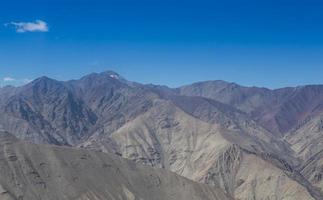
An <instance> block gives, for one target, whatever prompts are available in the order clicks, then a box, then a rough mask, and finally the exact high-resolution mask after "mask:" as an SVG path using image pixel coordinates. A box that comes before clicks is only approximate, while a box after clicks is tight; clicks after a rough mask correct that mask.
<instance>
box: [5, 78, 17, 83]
mask: <svg viewBox="0 0 323 200" xmlns="http://www.w3.org/2000/svg"><path fill="white" fill-rule="evenodd" d="M15 80H16V79H14V78H12V77H4V78H3V82H13V81H15Z"/></svg>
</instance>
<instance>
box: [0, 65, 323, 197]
mask: <svg viewBox="0 0 323 200" xmlns="http://www.w3.org/2000/svg"><path fill="white" fill-rule="evenodd" d="M0 111H1V113H2V114H1V115H0V129H2V130H4V131H8V132H10V133H12V134H13V135H15V136H16V137H17V138H19V139H23V140H27V141H29V142H32V143H37V144H54V145H61V146H64V145H65V146H74V147H77V148H86V149H88V150H90V151H86V150H80V151H77V150H73V149H71V150H69V151H68V152H70V151H71V152H83V151H84V152H91V153H90V154H95V155H97V154H98V155H104V153H107V154H109V155H107V156H110V155H111V154H114V155H118V156H121V157H124V158H127V159H129V160H132V161H134V162H137V163H139V164H140V165H142V164H144V165H148V166H149V167H148V169H150V167H155V168H163V169H164V170H168V171H172V172H175V173H176V174H178V175H180V176H184V177H186V178H188V179H191V180H192V181H194V182H199V183H202V184H208V185H210V186H212V187H216V188H221V189H222V190H223V191H224V192H225V193H226V195H227V196H229V197H231V198H234V199H239V200H249V199H255V200H258V199H259V200H261V199H269V200H271V199H296V200H297V199H299V200H306V199H316V200H319V199H323V186H322V181H321V180H322V171H323V170H322V166H323V165H322V160H323V156H322V154H323V153H322V150H323V148H322V147H321V146H322V137H321V136H322V131H321V129H322V120H321V119H322V115H323V112H322V111H323V86H319V85H317V86H303V87H296V88H283V89H277V90H270V89H266V88H256V87H244V86H239V85H237V84H234V83H228V82H224V81H208V82H201V83H195V84H192V85H188V86H184V87H181V88H176V89H172V88H168V87H166V86H155V85H143V84H140V83H135V82H130V81H127V80H126V79H124V78H122V77H121V76H120V75H119V74H117V73H115V72H111V71H108V72H103V73H99V74H97V73H93V74H90V75H87V76H84V77H83V78H81V79H78V80H71V81H65V82H63V81H56V80H53V79H50V78H47V77H41V78H39V79H36V80H34V81H33V82H31V83H29V84H27V85H25V86H21V87H4V88H1V89H0ZM24 144H25V143H24ZM27 144H29V143H26V145H27ZM33 146H36V147H38V145H33ZM41 148H45V147H43V146H41ZM46 148H47V147H46ZM48 148H49V147H48ZM50 148H51V149H64V148H59V147H50ZM67 149H69V148H67ZM92 151H94V152H97V151H101V152H102V153H94V152H93V153H92ZM95 162H98V163H100V162H99V161H97V160H96V161H95ZM127 163H128V162H127ZM129 163H131V161H129ZM93 165H94V164H93ZM102 173H103V172H102ZM124 173H125V174H126V173H127V172H124ZM169 174H172V173H169ZM125 176H126V175H125ZM107 184H108V183H107ZM198 185H199V184H198ZM75 187H76V186H75ZM77 187H78V186H77ZM212 187H210V188H212ZM128 190H129V191H131V190H130V189H129V188H128ZM207 190H208V189H207ZM132 193H133V194H136V195H138V194H137V193H134V192H132ZM136 195H135V196H136ZM139 197H140V196H138V198H136V199H140V198H143V199H146V198H144V197H140V198H139ZM166 199H168V198H166ZM170 199H171V198H170ZM188 199H192V198H188ZM197 199H198V198H197ZM211 199H212V198H211Z"/></svg>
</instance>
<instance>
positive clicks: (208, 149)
mask: <svg viewBox="0 0 323 200" xmlns="http://www.w3.org/2000/svg"><path fill="white" fill-rule="evenodd" d="M250 130H252V129H250ZM255 130H256V129H255ZM268 137H269V136H268ZM242 138H243V139H242ZM263 138H264V140H266V139H268V138H267V137H264V136H263V135H259V137H258V136H257V135H248V133H243V132H241V130H236V132H234V131H232V130H231V131H230V129H224V128H223V127H222V126H221V125H220V124H211V123H206V122H203V121H201V120H199V119H197V118H194V117H192V116H190V115H188V114H187V113H185V112H184V111H183V110H181V109H179V108H177V107H176V106H175V105H174V104H172V103H171V102H169V101H158V102H155V105H154V106H153V107H152V109H151V110H149V111H148V112H146V113H145V114H143V115H141V116H139V117H138V118H136V119H135V120H133V121H131V122H130V123H127V124H125V125H124V126H123V127H121V128H120V129H119V130H118V131H116V132H114V133H113V134H112V135H111V136H106V135H104V136H102V137H94V138H91V140H89V141H88V142H86V143H84V144H83V147H87V148H92V149H100V150H101V151H105V152H111V151H112V152H115V153H117V154H118V155H121V156H123V157H125V158H129V159H131V160H134V161H136V162H138V163H143V164H145V165H150V166H155V167H160V168H165V169H168V170H170V171H173V172H176V173H177V174H179V175H182V176H185V177H187V178H189V179H191V180H194V181H197V182H201V183H207V184H210V185H216V186H220V187H221V188H222V189H223V190H224V191H225V192H226V193H227V194H229V195H230V196H234V197H235V198H237V199H245V200H247V199H250V198H251V197H252V195H255V196H257V197H261V198H263V199H266V198H269V199H271V198H274V197H277V198H278V199H300V200H301V199H302V200H303V199H313V197H312V196H311V195H314V196H315V195H317V196H316V197H317V199H319V198H320V195H321V194H319V193H318V192H317V190H315V189H314V188H312V186H311V184H310V183H308V182H307V181H306V179H304V177H302V176H301V175H300V174H298V172H294V171H290V169H289V168H288V167H289V166H290V165H289V164H288V163H285V161H284V160H279V159H276V157H279V155H278V154H279V152H282V151H283V150H282V149H281V150H279V142H276V143H277V144H276V145H278V146H275V145H274V144H275V140H272V141H271V145H268V143H266V141H263ZM282 148H284V147H282ZM269 152H270V153H269ZM280 157H284V156H283V155H282V156H280ZM285 165H286V166H287V167H286V166H285ZM310 193H311V194H310ZM261 198H257V199H261Z"/></svg>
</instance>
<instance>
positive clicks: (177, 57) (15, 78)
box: [0, 0, 323, 88]
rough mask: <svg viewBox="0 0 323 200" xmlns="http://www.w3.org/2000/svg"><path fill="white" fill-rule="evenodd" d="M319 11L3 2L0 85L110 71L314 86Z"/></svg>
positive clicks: (321, 63) (317, 5)
mask: <svg viewBox="0 0 323 200" xmlns="http://www.w3.org/2000/svg"><path fill="white" fill-rule="evenodd" d="M322 10H323V2H322V1H321V0H302V1H300V0H294V1H290V0H280V1H277V0H268V1H265V0H263V1H259V0H258V1H256V0H226V1H216V0H214V1H206V0H199V1H189V0H187V1H181V0H178V1H174V0H173V1H170V0H163V1H159V0H158V1H155V0H149V1H148V0H145V1H144V0H137V1H135V0H113V1H111V0H105V1H98V0H92V1H88V0H78V1H73V0H64V1H62V0H56V1H54V0H43V1H34V0H29V1H22V0H21V1H10V2H9V1H7V2H2V5H1V7H0V79H1V81H0V82H1V85H5V84H23V83H25V82H28V81H29V80H32V79H34V78H37V77H39V76H42V75H46V76H49V77H52V78H55V79H59V80H67V79H75V78H79V77H80V76H82V75H85V74H88V73H91V72H101V71H105V70H114V71H116V72H118V73H120V74H121V75H123V76H124V77H125V78H127V79H129V80H133V81H138V82H143V83H154V84H165V85H169V86H172V87H176V86H179V85H184V84H188V83H191V82H196V81H201V80H217V79H222V80H227V81H233V82H237V83H239V84H242V85H248V86H251V85H256V86H264V87H269V88H278V87H284V86H295V85H303V84H319V83H323V78H322V74H323V12H322ZM37 20H38V21H37Z"/></svg>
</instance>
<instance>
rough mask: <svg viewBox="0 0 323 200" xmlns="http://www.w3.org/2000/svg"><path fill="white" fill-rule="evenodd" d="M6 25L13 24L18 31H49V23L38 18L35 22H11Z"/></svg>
mask: <svg viewBox="0 0 323 200" xmlns="http://www.w3.org/2000/svg"><path fill="white" fill-rule="evenodd" d="M5 25H6V26H13V27H14V28H15V29H16V32H18V33H25V32H48V31H49V28H48V25H47V23H46V22H44V21H42V20H36V21H34V22H10V23H7V24H5Z"/></svg>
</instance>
